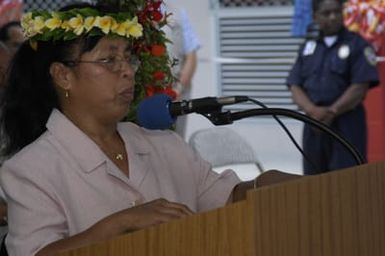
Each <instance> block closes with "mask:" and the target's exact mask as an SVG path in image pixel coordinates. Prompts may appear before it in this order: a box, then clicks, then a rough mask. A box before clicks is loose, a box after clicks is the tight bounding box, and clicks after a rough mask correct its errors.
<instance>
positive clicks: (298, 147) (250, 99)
mask: <svg viewBox="0 0 385 256" xmlns="http://www.w3.org/2000/svg"><path fill="white" fill-rule="evenodd" d="M248 98H249V101H251V102H253V103H254V104H256V105H258V106H261V107H262V108H264V109H268V107H267V106H266V105H265V104H263V103H262V102H260V101H258V100H256V99H253V98H250V97H248ZM272 116H273V118H274V119H275V120H276V121H277V122H278V124H279V125H280V126H281V127H282V129H283V130H284V131H285V132H286V134H287V136H289V138H290V140H291V142H293V144H294V146H295V147H296V148H297V150H298V151H299V152H300V153H301V154H302V156H303V158H304V159H305V161H307V162H308V163H309V164H310V165H311V166H312V167H313V168H314V169H315V170H318V169H319V168H318V166H317V165H316V164H315V163H314V162H313V161H311V160H310V158H309V157H308V156H307V155H306V154H305V152H304V151H303V149H302V148H301V147H300V145H298V142H297V141H296V140H295V138H294V137H293V135H292V134H291V133H290V131H289V129H288V128H287V127H286V125H285V124H284V123H283V122H282V121H281V120H280V119H279V118H278V117H277V116H276V115H272Z"/></svg>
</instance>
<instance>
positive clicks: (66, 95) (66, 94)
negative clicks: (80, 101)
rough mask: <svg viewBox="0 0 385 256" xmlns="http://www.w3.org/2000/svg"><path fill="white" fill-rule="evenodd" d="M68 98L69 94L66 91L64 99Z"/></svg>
mask: <svg viewBox="0 0 385 256" xmlns="http://www.w3.org/2000/svg"><path fill="white" fill-rule="evenodd" d="M69 96H70V94H69V93H68V91H67V90H66V93H65V97H66V98H68V97H69Z"/></svg>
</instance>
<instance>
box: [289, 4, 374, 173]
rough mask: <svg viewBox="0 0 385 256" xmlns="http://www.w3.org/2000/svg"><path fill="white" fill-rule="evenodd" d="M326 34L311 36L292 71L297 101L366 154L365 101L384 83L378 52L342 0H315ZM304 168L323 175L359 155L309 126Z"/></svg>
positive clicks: (316, 18)
mask: <svg viewBox="0 0 385 256" xmlns="http://www.w3.org/2000/svg"><path fill="white" fill-rule="evenodd" d="M313 17H314V21H315V22H316V23H317V24H318V26H319V29H320V35H319V37H318V38H317V39H314V40H307V41H306V42H305V43H304V45H303V47H301V49H300V51H299V54H298V58H297V60H296V62H295V64H294V66H293V68H292V70H291V72H290V74H289V77H288V79H287V84H288V86H289V88H290V91H291V93H292V97H293V100H294V102H295V103H296V104H297V105H298V106H299V108H300V109H302V110H303V111H304V112H305V113H306V114H307V115H308V116H310V117H312V118H314V119H316V120H318V121H321V122H323V123H325V124H327V125H330V126H331V128H332V129H334V130H335V131H336V132H337V133H339V134H340V135H342V136H343V137H345V138H346V139H347V140H348V141H349V142H351V143H352V144H353V145H354V146H355V147H356V148H357V149H358V150H359V151H360V152H361V153H362V155H363V156H365V157H366V146H367V145H366V144H367V130H366V119H365V110H364V107H363V105H362V101H363V100H364V98H365V95H366V92H367V90H368V89H369V88H371V87H374V86H376V85H377V84H378V74H377V69H376V56H375V53H374V51H373V49H372V47H371V46H370V45H369V44H368V43H367V42H366V41H365V40H364V39H363V38H361V37H360V36H359V35H358V34H355V33H352V32H349V31H347V30H346V29H345V28H344V26H343V17H342V4H341V3H340V2H339V1H338V0H318V1H317V0H313ZM303 149H304V152H305V154H306V156H307V158H309V160H310V161H306V160H304V173H305V174H317V173H321V172H326V171H330V170H335V169H341V168H345V167H349V166H353V165H355V160H354V158H353V157H352V156H351V155H350V153H349V152H348V151H347V150H346V149H345V148H344V147H343V146H342V145H341V144H340V143H339V142H337V141H335V140H334V139H332V138H331V137H330V136H329V135H327V134H325V133H323V132H321V131H319V130H317V129H315V128H314V127H311V126H309V125H305V127H304V133H303Z"/></svg>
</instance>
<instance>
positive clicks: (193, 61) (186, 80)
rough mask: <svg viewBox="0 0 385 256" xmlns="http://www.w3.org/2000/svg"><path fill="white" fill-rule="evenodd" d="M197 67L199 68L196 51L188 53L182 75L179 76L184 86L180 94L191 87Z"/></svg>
mask: <svg viewBox="0 0 385 256" xmlns="http://www.w3.org/2000/svg"><path fill="white" fill-rule="evenodd" d="M196 66H197V54H196V51H192V52H190V53H187V54H186V55H185V58H184V61H183V66H182V68H181V71H180V75H179V82H180V84H181V86H182V88H180V89H181V92H179V93H182V92H183V91H184V90H185V89H187V88H189V87H190V85H191V80H192V78H193V76H194V73H195V69H196Z"/></svg>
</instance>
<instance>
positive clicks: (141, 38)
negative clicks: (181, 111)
mask: <svg viewBox="0 0 385 256" xmlns="http://www.w3.org/2000/svg"><path fill="white" fill-rule="evenodd" d="M98 4H100V5H109V6H117V7H119V10H120V12H119V13H100V12H99V11H97V10H96V9H93V8H82V9H72V10H69V11H62V12H48V11H33V12H30V13H27V14H25V15H24V16H23V18H22V22H21V23H22V27H23V29H24V33H25V36H26V37H27V38H28V39H29V40H30V43H31V46H32V47H33V48H35V49H36V47H38V44H37V42H38V41H49V40H51V41H55V40H72V39H75V38H77V37H79V36H82V35H87V36H103V35H108V36H122V37H125V38H127V39H128V40H132V41H131V42H132V45H133V49H132V51H133V54H135V55H136V56H137V57H138V58H139V60H140V62H141V64H140V66H139V68H138V70H137V72H136V75H135V82H136V85H135V97H134V100H133V102H132V104H131V107H130V113H129V114H128V116H127V118H126V119H127V120H131V121H135V120H136V115H135V113H136V106H137V105H138V103H139V102H140V101H141V100H142V99H143V98H144V97H146V96H152V95H153V94H156V93H165V94H168V95H169V96H171V97H172V98H175V97H176V93H175V91H174V90H173V89H172V84H173V83H174V81H175V77H174V76H173V75H172V72H171V68H172V66H173V65H175V63H176V60H174V59H171V58H170V56H169V55H168V53H167V48H166V43H167V42H169V40H168V39H167V38H166V35H165V33H164V32H163V31H162V29H161V28H162V27H163V26H165V25H167V18H168V17H169V14H163V13H162V12H161V10H160V8H161V4H162V0H104V1H102V0H100V1H99V2H98Z"/></svg>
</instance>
